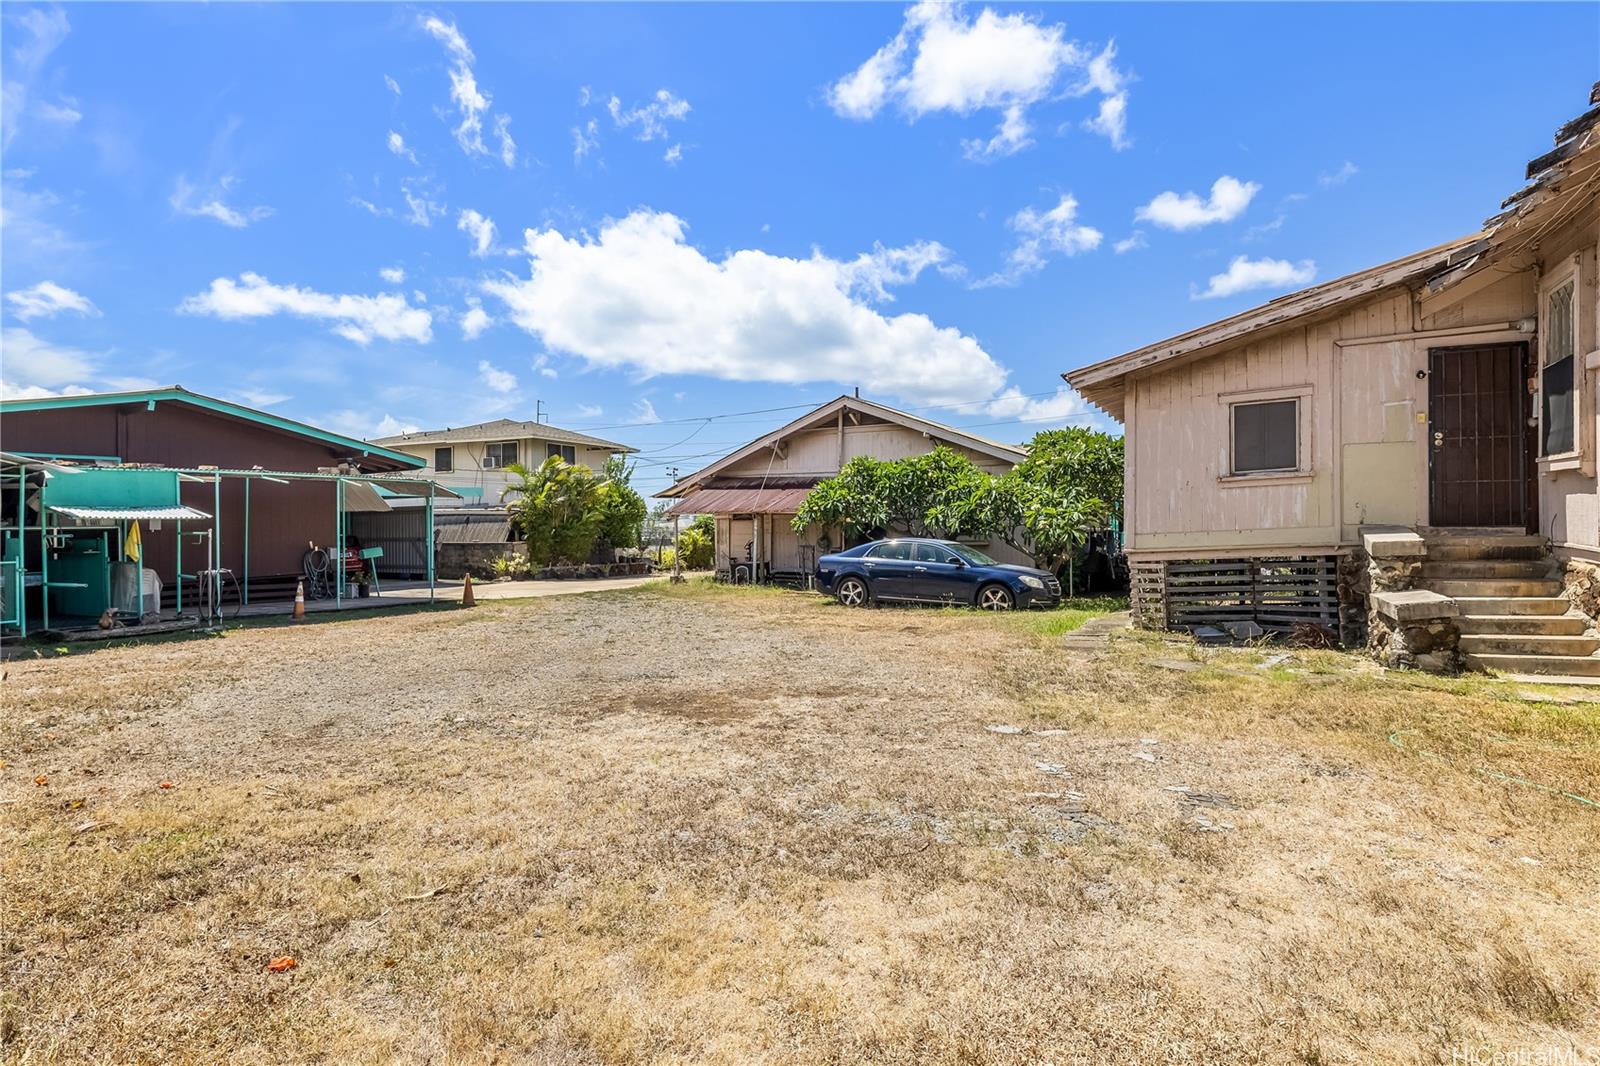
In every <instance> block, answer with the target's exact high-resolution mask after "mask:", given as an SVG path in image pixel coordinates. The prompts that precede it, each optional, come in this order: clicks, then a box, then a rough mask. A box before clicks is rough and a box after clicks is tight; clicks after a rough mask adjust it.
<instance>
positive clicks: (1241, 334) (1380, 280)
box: [1061, 82, 1600, 421]
mask: <svg viewBox="0 0 1600 1066" xmlns="http://www.w3.org/2000/svg"><path fill="white" fill-rule="evenodd" d="M1589 104H1590V107H1589V110H1588V111H1585V112H1584V113H1583V114H1581V115H1579V116H1578V117H1577V118H1574V119H1572V120H1571V121H1570V122H1566V123H1563V124H1562V126H1561V128H1559V129H1558V130H1556V134H1555V142H1556V146H1555V148H1554V149H1553V150H1551V151H1549V152H1546V153H1544V154H1543V155H1540V156H1538V157H1536V158H1534V159H1532V160H1530V161H1529V163H1528V166H1527V180H1528V184H1527V185H1525V186H1524V187H1523V188H1522V189H1520V190H1518V191H1517V192H1515V193H1513V194H1512V195H1511V196H1509V197H1507V198H1506V200H1505V201H1504V202H1503V203H1501V205H1500V206H1501V208H1502V210H1501V212H1500V213H1499V214H1496V215H1494V216H1492V217H1490V218H1488V219H1486V220H1485V221H1484V223H1483V228H1482V229H1481V230H1479V231H1478V232H1477V233H1473V234H1470V235H1468V236H1466V237H1460V238H1457V239H1456V240H1453V241H1449V242H1447V243H1445V244H1441V245H1439V246H1437V247H1435V248H1429V249H1426V250H1425V251H1421V252H1415V253H1413V254H1411V255H1408V256H1404V257H1402V258H1400V259H1395V260H1392V261H1390V262H1388V263H1383V264H1380V265H1378V266H1375V267H1372V268H1370V269H1368V270H1364V271H1361V272H1360V273H1357V274H1350V275H1347V276H1346V277H1342V278H1336V279H1335V280H1333V281H1329V282H1324V283H1323V284H1321V285H1314V286H1312V287H1311V288H1309V289H1302V290H1300V291H1299V292H1295V293H1290V294H1289V295H1287V296H1280V297H1279V298H1278V299H1276V300H1271V301H1269V302H1267V303H1265V304H1262V305H1261V306H1260V307H1255V308H1251V309H1250V310H1248V311H1244V312H1241V313H1240V314H1237V315H1234V316H1232V317H1231V318H1224V319H1222V320H1221V321H1219V322H1213V323H1211V324H1209V325H1206V326H1201V327H1200V328H1198V329H1193V330H1190V331H1189V332H1187V333H1180V334H1178V335H1177V336H1176V337H1169V338H1167V339H1166V340H1163V341H1157V342H1156V343H1155V344H1150V345H1146V346H1145V347H1143V348H1137V349H1135V350H1133V351H1131V352H1127V353H1125V354H1123V355H1119V356H1117V357H1116V358H1114V359H1106V360H1103V361H1101V362H1098V363H1093V364H1090V365H1089V366H1086V367H1080V368H1079V369H1077V370H1069V371H1067V372H1066V373H1065V374H1062V375H1061V376H1062V377H1063V378H1065V379H1066V380H1067V382H1068V384H1070V385H1071V386H1072V387H1073V388H1075V389H1077V390H1078V391H1079V392H1081V393H1082V394H1083V396H1084V398H1085V399H1087V400H1088V401H1089V402H1090V403H1092V404H1094V405H1095V406H1096V407H1098V408H1100V409H1101V410H1102V411H1104V412H1106V413H1107V414H1109V415H1110V416H1111V417H1113V418H1115V419H1117V420H1118V421H1121V420H1122V417H1123V379H1124V378H1125V377H1126V376H1127V375H1128V374H1130V373H1133V372H1134V371H1138V370H1144V369H1147V368H1148V367H1152V366H1157V365H1159V364H1161V363H1165V362H1168V361H1169V360H1173V359H1177V358H1180V357H1186V356H1188V357H1197V356H1204V355H1206V354H1210V353H1213V352H1215V351H1219V350H1221V348H1222V347H1223V346H1224V345H1232V344H1237V343H1239V342H1240V341H1241V340H1243V339H1244V338H1246V337H1251V336H1252V335H1255V334H1260V333H1263V332H1266V331H1271V330H1278V329H1284V328H1288V327H1290V326H1292V325H1295V324H1299V323H1303V322H1305V321H1307V320H1309V319H1310V318H1312V317H1313V316H1316V315H1320V314H1325V313H1331V312H1332V311H1334V310H1336V309H1337V308H1339V307H1341V306H1343V305H1345V304H1348V303H1350V302H1352V301H1356V300H1364V299H1368V298H1370V297H1371V296H1373V295H1376V294H1377V293H1379V292H1381V291H1383V290H1384V289H1390V288H1394V287H1397V286H1401V285H1406V286H1411V285H1418V286H1420V285H1426V287H1427V288H1428V289H1429V290H1430V291H1434V292H1437V291H1439V290H1441V289H1444V288H1447V287H1448V286H1451V285H1454V284H1456V283H1457V282H1459V281H1461V280H1463V279H1465V278H1467V277H1470V276H1472V275H1474V274H1477V273H1479V272H1481V271H1482V270H1484V269H1486V268H1487V267H1488V266H1489V265H1490V264H1493V263H1504V262H1507V261H1512V263H1513V266H1516V260H1517V257H1519V256H1521V255H1523V254H1524V253H1527V252H1530V251H1531V250H1532V249H1534V248H1535V247H1536V246H1537V243H1538V241H1539V240H1540V238H1542V237H1543V236H1545V235H1546V234H1547V233H1549V232H1550V231H1551V230H1552V229H1553V228H1555V227H1556V226H1558V225H1561V224H1562V223H1566V222H1570V221H1572V220H1573V219H1574V218H1577V217H1578V215H1579V213H1580V212H1582V211H1584V210H1586V209H1587V208H1589V207H1590V206H1591V205H1593V204H1594V203H1596V202H1597V201H1600V82H1595V83H1594V85H1593V86H1591V87H1590V90H1589ZM1516 269H1523V267H1521V266H1516Z"/></svg>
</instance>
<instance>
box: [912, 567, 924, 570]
mask: <svg viewBox="0 0 1600 1066" xmlns="http://www.w3.org/2000/svg"><path fill="white" fill-rule="evenodd" d="M911 569H913V570H926V569H928V568H927V567H926V566H913V567H912V568H911Z"/></svg>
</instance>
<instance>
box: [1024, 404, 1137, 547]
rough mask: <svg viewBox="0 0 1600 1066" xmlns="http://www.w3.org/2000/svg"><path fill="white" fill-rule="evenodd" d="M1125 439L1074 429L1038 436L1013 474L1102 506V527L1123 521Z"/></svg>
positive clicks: (1049, 432)
mask: <svg viewBox="0 0 1600 1066" xmlns="http://www.w3.org/2000/svg"><path fill="white" fill-rule="evenodd" d="M1122 452H1123V448H1122V438H1121V437H1113V436H1112V435H1111V434H1109V433H1101V432H1099V431H1098V430H1092V429H1084V428H1082V427H1079V426H1074V427H1072V428H1070V429H1049V430H1045V431H1044V432H1042V433H1037V434H1035V435H1034V438H1033V440H1032V441H1031V442H1029V444H1028V457H1027V458H1026V459H1024V460H1023V461H1022V462H1020V463H1018V464H1017V466H1016V469H1015V471H1014V473H1015V474H1016V475H1017V476H1018V477H1020V478H1022V479H1023V480H1024V481H1028V482H1030V483H1032V484H1034V485H1037V486H1040V487H1042V488H1049V489H1053V490H1055V491H1057V492H1060V493H1063V494H1065V493H1068V492H1072V491H1076V492H1080V493H1082V494H1083V496H1084V497H1085V498H1086V499H1089V500H1098V501H1100V504H1101V506H1102V510H1103V512H1104V513H1103V516H1102V517H1101V519H1100V521H1101V522H1102V523H1105V522H1109V521H1110V520H1111V519H1113V518H1121V517H1122V458H1123V454H1122Z"/></svg>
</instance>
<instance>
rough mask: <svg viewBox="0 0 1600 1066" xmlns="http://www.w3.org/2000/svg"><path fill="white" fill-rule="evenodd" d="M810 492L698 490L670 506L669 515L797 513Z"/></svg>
mask: <svg viewBox="0 0 1600 1066" xmlns="http://www.w3.org/2000/svg"><path fill="white" fill-rule="evenodd" d="M809 495H811V490H810V489H809V488H800V489H796V488H788V489H697V490H696V491H694V492H691V493H689V495H687V496H685V497H684V498H683V499H681V500H679V501H678V502H677V503H675V504H673V505H672V506H671V507H669V508H667V516H668V517H671V516H672V515H686V514H794V513H795V512H796V511H798V510H800V505H801V504H802V503H804V502H805V499H806V497H807V496H809Z"/></svg>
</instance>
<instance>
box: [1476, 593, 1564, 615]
mask: <svg viewBox="0 0 1600 1066" xmlns="http://www.w3.org/2000/svg"><path fill="white" fill-rule="evenodd" d="M1452 598H1453V599H1454V600H1455V601H1456V604H1457V605H1458V606H1459V607H1460V608H1461V613H1462V614H1470V615H1558V614H1566V613H1567V612H1568V611H1570V610H1572V604H1570V603H1568V602H1567V601H1566V600H1564V599H1562V598H1561V597H1560V596H1455V597H1452Z"/></svg>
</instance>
